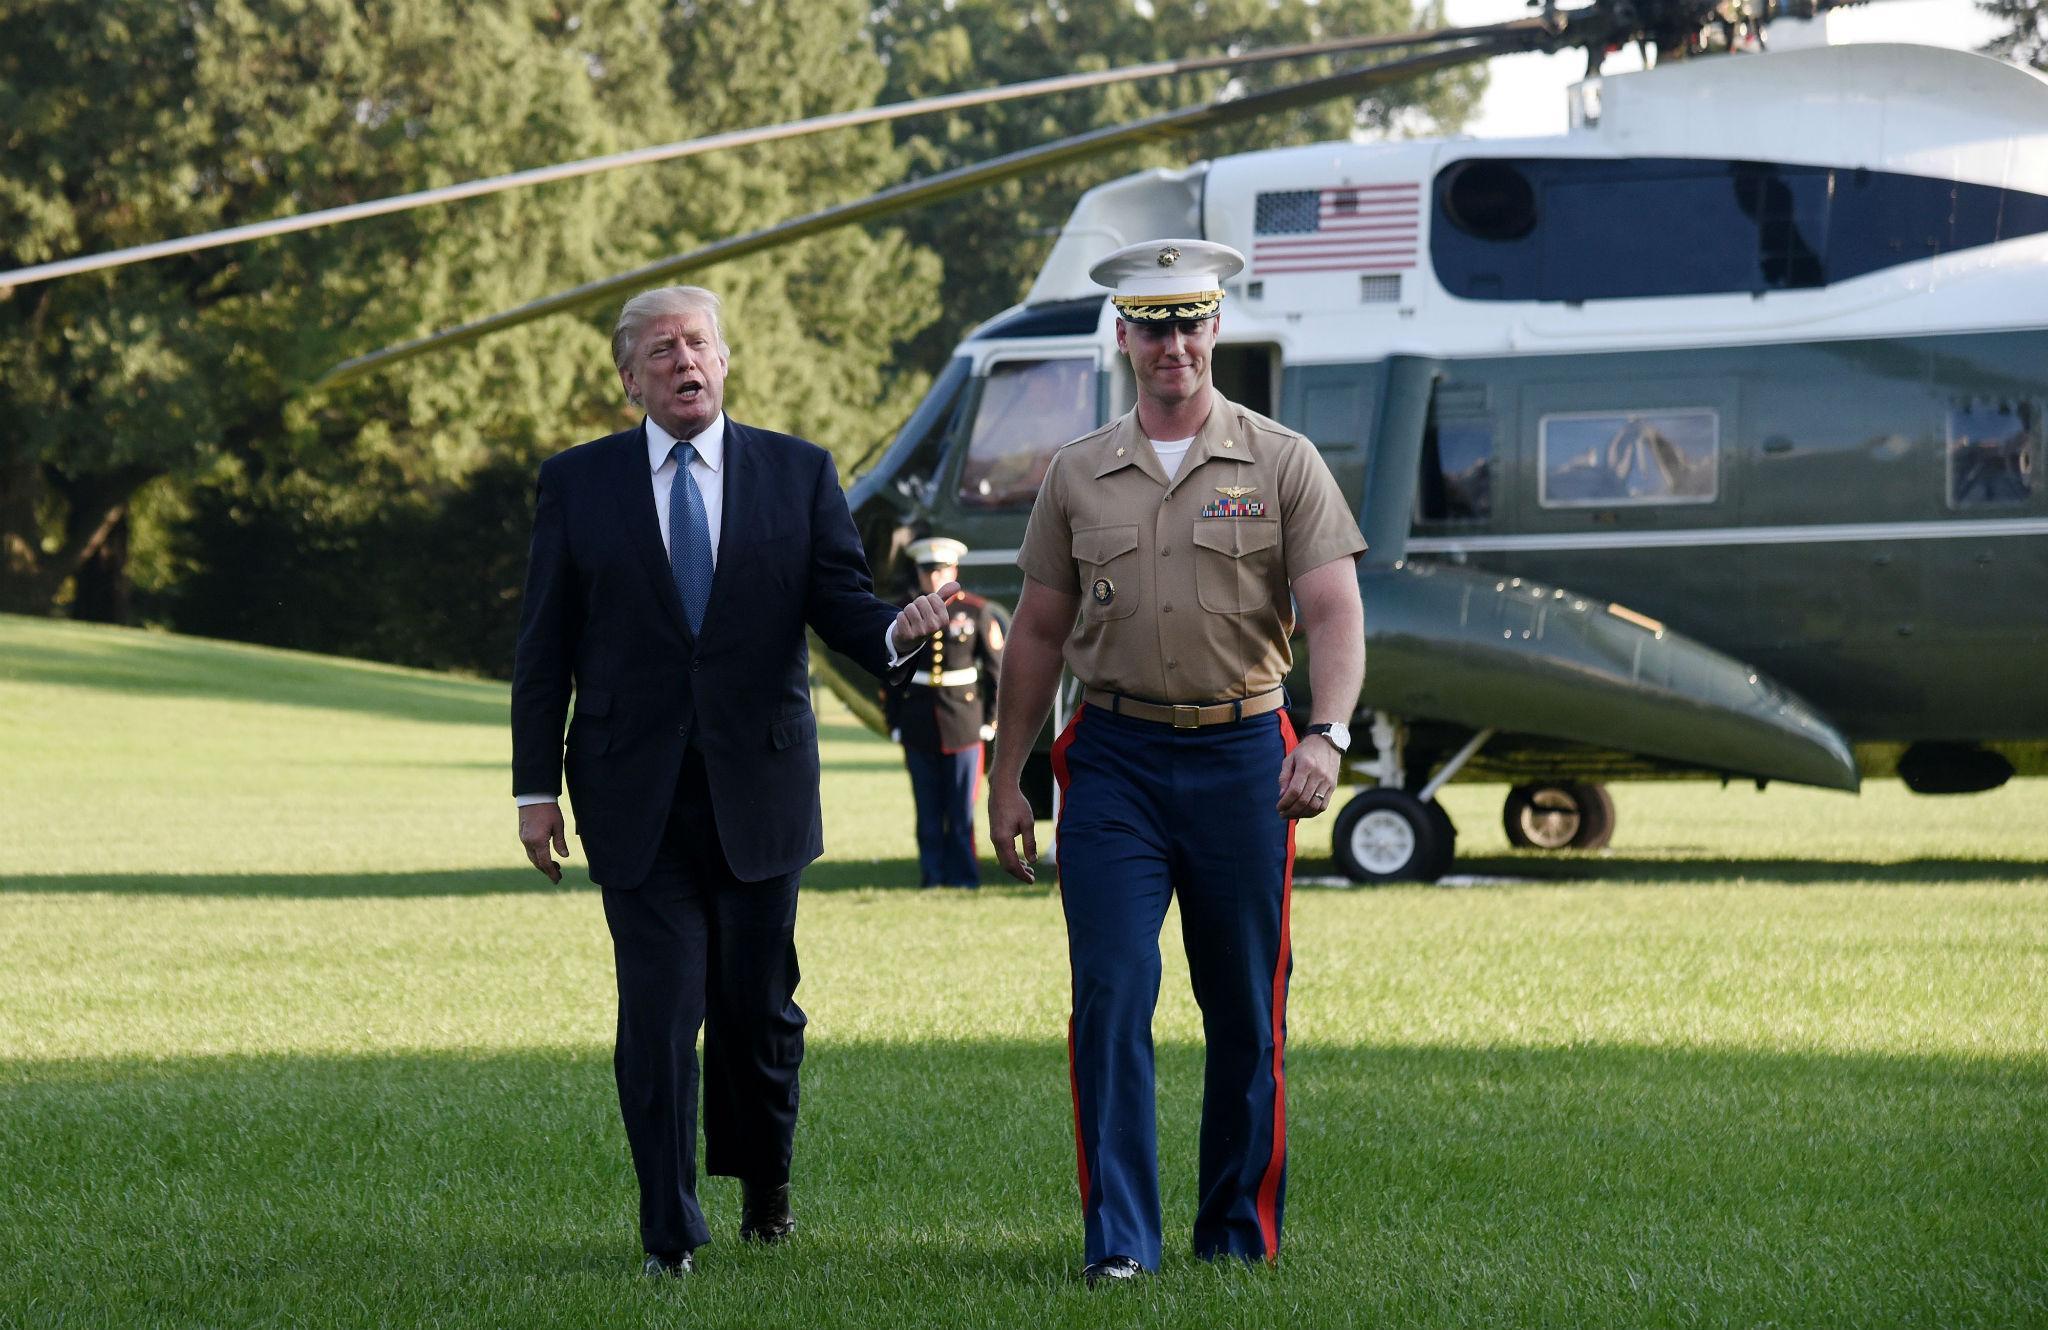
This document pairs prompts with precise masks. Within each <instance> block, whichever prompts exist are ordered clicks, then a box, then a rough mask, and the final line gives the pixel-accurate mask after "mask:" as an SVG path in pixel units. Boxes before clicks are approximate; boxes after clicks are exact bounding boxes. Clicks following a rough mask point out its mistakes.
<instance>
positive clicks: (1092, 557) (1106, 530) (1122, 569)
mask: <svg viewBox="0 0 2048 1330" xmlns="http://www.w3.org/2000/svg"><path fill="white" fill-rule="evenodd" d="M1074 562H1075V563H1076V564H1077V565H1079V566H1080V570H1081V617H1082V619H1083V620H1084V621H1086V622H1088V623H1107V622H1108V621H1109V620H1111V619H1123V618H1127V617H1129V616H1130V615H1132V614H1135V613H1137V610H1138V525H1137V523H1135V522H1133V523H1131V524H1129V525H1128V526H1090V527H1082V528H1081V529H1080V530H1078V531H1076V532H1074Z"/></svg>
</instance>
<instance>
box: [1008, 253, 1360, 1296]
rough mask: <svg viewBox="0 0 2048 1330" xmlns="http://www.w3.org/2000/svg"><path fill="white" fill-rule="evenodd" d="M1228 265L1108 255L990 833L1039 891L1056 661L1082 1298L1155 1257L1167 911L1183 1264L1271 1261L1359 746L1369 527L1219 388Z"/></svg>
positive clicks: (1059, 457)
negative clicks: (1175, 1000)
mask: <svg viewBox="0 0 2048 1330" xmlns="http://www.w3.org/2000/svg"><path fill="white" fill-rule="evenodd" d="M1243 262H1244V260H1243V258H1242V257H1241V256H1240V255H1239V254H1238V253H1237V252H1236V251H1235V250H1232V249H1230V248H1228V247H1227V246H1223V245H1216V244H1211V243H1208V242H1206V241H1200V240H1160V241H1153V242H1150V243H1147V244H1142V245H1132V246H1129V247H1128V248H1125V249H1122V250H1119V251H1117V252H1116V253H1115V254H1112V255H1111V256H1109V257H1108V258H1107V259H1105V260H1103V261H1102V262H1101V263H1098V264H1097V265H1096V266H1095V268H1094V269H1093V270H1092V273H1091V275H1092V276H1093V277H1094V278H1095V280H1096V281H1097V282H1100V283H1102V284H1103V285H1104V286H1107V287H1110V288H1111V289H1112V290H1113V291H1114V292H1115V295H1114V297H1113V299H1114V302H1115V305H1116V308H1117V315H1118V318H1117V346H1118V348H1119V349H1120V350H1121V351H1122V352H1123V353H1124V354H1125V355H1126V356H1127V357H1128V358H1129V360H1130V364H1131V372H1132V376H1133V378H1134V380H1135V381H1136V384H1137V389H1138V402H1137V405H1136V407H1135V408H1134V409H1133V410H1132V411H1130V412H1129V413H1127V414H1126V415H1124V416H1122V417H1121V418H1119V419H1117V420H1115V421H1113V422H1111V423H1110V424H1108V425H1106V426H1104V427H1103V428H1101V429H1099V430H1097V431H1095V432H1094V433H1092V434H1088V435H1084V436H1083V437H1081V438H1079V439H1076V440H1074V441H1073V442H1072V443H1069V444H1067V445H1065V446H1064V447H1062V448H1061V449H1060V450H1059V451H1058V452H1057V453H1055V454H1054V456H1053V461H1052V464H1051V467H1050V468H1049V470H1048V471H1047V473H1046V477H1045V483H1044V485H1043V487H1042V488H1041V489H1040V491H1039V495H1038V500H1037V503H1036V504H1035V505H1034V507H1033V508H1032V512H1031V525H1030V528H1029V530H1028V531H1027V533H1026V535H1025V539H1024V546H1023V549H1022V550H1021V551H1019V555H1018V560H1017V562H1018V565H1019V566H1020V567H1021V568H1022V569H1023V570H1024V573H1025V575H1026V580H1025V584H1024V591H1023V594H1022V595H1021V596H1020V597H1019V599H1018V603H1017V611H1016V617H1015V619H1014V621H1013V624H1012V630H1011V633H1010V641H1009V647H1008V650H1007V651H1006V653H1005V656H1004V665H1003V680H1002V683H1003V690H1002V703H1001V708H1000V712H999V716H1000V721H999V723H1000V725H1001V727H1002V728H1001V734H1002V736H1003V737H1002V739H1001V740H1000V741H999V742H998V744H997V748H996V761H995V765H994V768H993V770H992V773H991V781H990V786H989V825H990V837H991V839H992V840H993V841H994V842H995V847H996V854H997V857H998V858H1000V859H1001V860H1002V862H1003V867H1004V868H1005V869H1006V870H1007V871H1009V872H1010V873H1011V874H1013V875H1014V876H1017V877H1020V878H1022V879H1024V880H1026V881H1029V880H1031V878H1032V876H1033V870H1032V865H1031V860H1032V859H1033V858H1034V857H1035V854H1036V837H1035V832H1034V829H1033V823H1032V819H1031V810H1030V807H1029V805H1028V804H1027V803H1026V802H1025V799H1024V794H1023V791H1022V789H1021V787H1020V784H1019V777H1020V775H1021V773H1022V770H1023V765H1024V758H1025V756H1026V752H1025V750H1026V749H1027V748H1028V747H1029V744H1028V741H1027V737H1028V736H1031V735H1035V734H1037V733H1038V731H1039V727H1040V726H1041V725H1042V724H1043V723H1044V721H1045V716H1046V712H1047V710H1048V709H1049V708H1050V706H1051V702H1052V696H1053V690H1054V687H1055V685H1056V684H1057V682H1058V678H1059V670H1060V663H1061V659H1062V655H1064V659H1065V662H1066V664H1067V666H1068V667H1070V668H1071V669H1072V670H1073V672H1074V675H1075V676H1076V677H1077V678H1078V679H1079V680H1080V682H1081V683H1082V684H1083V686H1084V692H1083V700H1084V703H1085V705H1083V706H1082V708H1081V709H1080V710H1079V711H1078V712H1077V713H1076V715H1075V717H1074V719H1073V721H1072V723H1070V724H1069V725H1068V726H1067V728H1066V730H1065V732H1064V733H1062V734H1061V735H1060V736H1059V739H1058V741H1057V743H1056V744H1055V745H1054V748H1053V774H1054V776H1055V778H1056V779H1057V780H1058V782H1059V785H1060V788H1061V790H1062V792H1063V796H1064V797H1063V802H1062V805H1061V811H1060V822H1059V867H1060V893H1061V901H1062V905H1063V908H1064V910H1065V913H1066V919H1067V945H1068V959H1069V961H1070V963H1071V965H1072V968H1073V976H1074V1007H1073V1016H1072V1020H1071V1023H1070V1024H1069V1027H1068V1029H1069V1034H1068V1051H1069V1058H1070V1066H1071V1074H1072V1088H1073V1099H1074V1135H1075V1146H1076V1149H1077V1152H1078V1154H1079V1180H1080V1191H1081V1210H1082V1218H1083V1226H1084V1229H1085V1233H1086V1240H1085V1258H1084V1259H1085V1265H1084V1267H1083V1271H1082V1273H1083V1275H1084V1277H1085V1278H1086V1280H1087V1282H1088V1283H1089V1284H1090V1285H1096V1284H1100V1283H1103V1282H1105V1281H1112V1280H1123V1279H1128V1278H1131V1277H1133V1276H1135V1275H1137V1274H1139V1273H1141V1272H1143V1271H1146V1270H1153V1269H1156V1268H1157V1267H1158V1265H1159V1260H1160V1253H1161V1246H1162V1238H1161V1218H1160V1208H1159V1166H1158V1144H1157V1139H1156V1131H1155V1126H1154V1112H1153V1067H1152V1012H1153V1008H1154V1007H1155V1006H1156V1005H1157V1003H1158V998H1159V979H1160V961H1159V932H1160V928H1161V926H1162V925H1163V923H1164V921H1165V918H1166V909H1167V905H1168V903H1169V902H1170V901H1172V900H1174V899H1175V898H1178V900H1179V902H1180V914H1181V936H1182V942H1183V945H1184V946H1185V947H1186V949H1187V956H1188V969H1189V974H1190V978H1191V979H1192V980H1193V984H1194V991H1195V1000H1196V1002H1197V1003H1199V1004H1200V1006H1201V1009H1202V1029H1203V1033H1204V1035H1205V1037H1206V1040H1207V1045H1208V1051H1207V1064H1206V1070H1205V1075H1204V1082H1203V1093H1202V1132H1201V1149H1200V1162H1199V1200H1198V1202H1197V1208H1196V1212H1195V1219H1194V1233H1193V1238H1194V1250H1195V1254H1196V1255H1197V1256H1200V1257H1204V1258H1210V1259H1217V1258H1222V1257H1236V1258H1241V1259H1245V1260H1265V1261H1271V1260H1276V1259H1278V1257H1279V1253H1280V1227H1281V1217H1282V1212H1283V1209H1284V1206H1285V1203H1286V1193H1287V1108H1286V1062H1285V1050H1286V1040H1287V1015H1286V1012H1287V983H1288V976H1289V974H1290V972H1291V969H1292V961H1291V954H1290V944H1289V938H1288V896H1289V889H1290V886H1291V884H1292V879H1293V865H1294V820H1295V819H1297V818H1301V817H1314V816H1317V815H1319V814H1320V813H1321V812H1322V811H1323V810H1324V809H1325V808H1326V807H1327V806H1328V803H1329V798H1330V793H1331V791H1332V790H1333V789H1334V788H1335V785H1336V782H1337V776H1338V774H1339V767H1340V763H1341V760H1342V755H1343V750H1344V748H1345V747H1346V746H1347V745H1348V744H1349V742H1350V736H1349V732H1348V731H1347V730H1346V729H1345V725H1344V722H1345V721H1347V720H1348V719H1349V718H1350V716H1351V714H1352V708H1353V707H1354V706H1355V705H1356V703H1357V699H1358V691H1359V686H1360V683H1361V682H1362V680H1363V677H1364V669H1365V635H1364V622H1363V617H1362V615H1361V612H1360V606H1359V595H1358V579H1357V572H1356V568H1355V563H1356V559H1357V556H1358V555H1359V554H1360V553H1362V552H1363V551H1364V549H1365V540H1364V538H1363V537H1362V536H1361V535H1360V534H1359V530H1358V523H1357V520H1356V518H1355V517H1354V516H1353V514H1352V511H1351V507H1350V505H1349V504H1348V503H1347V502H1346V501H1345V499H1344V496H1343V493H1342V492H1341V491H1340V490H1339V488H1338V486H1337V483H1336V481H1335V480H1334V479H1333V478H1332V477H1331V475H1330V471H1329V468H1328V467H1327V466H1325V465H1324V464H1323V460H1322V457H1321V456H1320V454H1318V453H1317V452H1316V449H1315V446H1314V445H1313V444H1311V443H1310V442H1309V441H1308V440H1307V439H1305V438H1303V437H1302V436H1301V435H1299V434H1296V433H1295V432H1294V431H1292V430H1290V429H1287V428H1285V427H1283V426H1281V425H1278V424H1276V423H1274V422H1273V421H1271V420H1268V419H1266V418H1265V417H1263V416H1261V415H1258V414H1257V413H1255V412H1252V411H1249V410H1246V409H1245V408H1243V407H1241V406H1238V405H1236V404H1235V403H1232V402H1230V401H1228V400H1227V399H1225V398H1224V397H1223V396H1222V395H1221V394H1219V393H1217V392H1216V391H1215V388H1214V385H1213V383H1212V381H1211V375H1210V367H1209V358H1210V353H1211V352H1212V351H1213V349H1214V347H1215V345H1216V337H1217V330H1218V327H1219V313H1220V311H1221V307H1222V303H1223V289H1222V284H1223V282H1224V281H1225V280H1226V279H1228V278H1229V277H1230V276H1232V275H1234V274H1235V273H1236V272H1237V271H1238V270H1239V269H1240V268H1241V267H1242V266H1243ZM1297 604H1298V605H1299V607H1300V615H1301V620H1302V625H1303V628H1304V630H1305V632H1306V635H1307V637H1308V645H1309V659H1310V666H1309V668H1310V675H1311V679H1310V682H1311V685H1312V688H1313V692H1314V697H1313V706H1314V712H1313V715H1312V716H1311V719H1312V720H1313V721H1314V722H1315V723H1313V724H1311V725H1310V726H1309V727H1308V737H1306V738H1304V739H1303V740H1302V741H1301V742H1300V743H1299V744H1297V743H1296V741H1295V735H1294V731H1293V728H1292V725H1291V723H1290V721H1289V719H1288V716H1287V712H1286V711H1285V709H1284V705H1283V704H1284V701H1285V697H1284V694H1283V693H1282V690H1281V682H1282V680H1283V679H1284V678H1285V677H1286V675H1287V670H1288V667H1289V665H1290V664H1291V663H1292V659H1293V657H1292V652H1291V649H1290V647H1289V645H1288V638H1289V635H1290V633H1291V632H1292V630H1293V628H1294V618H1295V606H1296V605H1297ZM1013 739H1015V740H1017V742H1014V743H1013V742H1012V740H1013ZM1276 795H1277V801H1276ZM1020 838H1021V839H1022V841H1023V851H1022V853H1021V854H1020V853H1019V851H1018V847H1017V841H1018V840H1019V839H1020Z"/></svg>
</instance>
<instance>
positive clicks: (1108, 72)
mask: <svg viewBox="0 0 2048 1330" xmlns="http://www.w3.org/2000/svg"><path fill="white" fill-rule="evenodd" d="M1541 23H1542V20H1540V19H1518V20H1515V21H1514V22H1509V23H1490V24H1486V25H1484V26H1480V27H1470V28H1434V29H1426V30H1421V31H1416V32H1400V33H1386V34H1381V35H1377V36H1368V37H1335V38H1331V39H1329V40H1326V41H1320V42H1297V43H1295V44H1293V45H1291V46H1269V47H1263V48H1261V49H1258V50H1254V51H1242V52H1239V53H1237V54H1235V55H1209V56H1192V57H1189V58H1187V59H1183V60H1157V61H1154V62H1152V63H1151V64H1145V65H1127V66H1124V67H1123V68H1120V69H1105V70H1097V71H1094V72H1092V73H1086V74H1062V75H1058V76H1055V77H1052V78H1042V79H1033V80H1031V81H1029V82H1025V83H1010V84H1005V85H1003V86H1000V87H995V88H982V89H977V90H975V91H973V92H954V93H946V94H943V95H941V96H937V97H922V98H919V99H917V100H915V101H907V102H892V103H890V104H889V105H887V106H874V107H868V108H866V109H864V110H859V111H840V112H837V113H835V114H832V115H821V116H812V117H811V118H809V119H807V120H792V121H788V122H786V123H784V124H780V125H767V126H763V127H760V128H756V129H739V130H732V131H730V132H728V133H723V134H710V135H706V136H705V137H703V138H695V139H685V140H682V141H680V142H676V143H663V144H658V145H656V146H654V147H649V148H635V149H632V150H631V151H628V152H615V153H610V154H608V155H606V156H602V157H585V158H582V159H580V160H578V161H573V162H562V163H559V164H557V165H554V166H537V167H533V168H531V169H529V170H525V171H514V172H512V173H511V174H509V175H499V176H490V177H487V178H485V179H482V180H469V181H465V182H463V183H461V184H455V185H442V186H440V187H438V188H435V189H423V190H419V191H416V192H414V193H410V194H395V195H392V196H391V197H389V198H382V199H370V200H367V201H365V202H362V203H348V204H343V205H341V206H339V207H334V208H322V209H320V210H318V211H317V212H306V213H297V214H294V215H292V216H289V217H277V218H273V219H271V220H269V221H265V222H250V223H248V224H246V225H243V226H231V227H227V228H225V229H223V230H219V231H207V232H205V233H203V234H200V235H196V236H185V237H183V238H182V239H178V240H158V241H153V242H151V243H150V244H146V245H134V246H130V247H129V248H127V249H115V250H108V251H107V252H105V253H103V254H88V255H82V256H80V257H78V258H71V259H58V260H54V261H52V262H49V263H38V264H34V265H32V266H30V267H26V268H16V269H14V270H13V271H11V272H0V294H5V293H6V292H7V291H9V290H10V289H11V288H13V287H17V286H27V285H29V284H30V283H32V282H44V281H49V280H51V279H52V278H56V277H70V276H74V275H76V274H78V273H85V272H96V271H98V270H100V269H103V268H117V267H121V266H123V265H125V264H130V263H141V262H143V261H145V260H147V259H160V258H167V257H169V256H171V255H173V254H190V253H193V252H195V251H197V250H202V249H215V248H218V247H219V246H222V245H235V244H240V243H242V242H243V241H246V240H264V239H267V238H269V237H271V236H281V235H289V234H291V233H293V232H296V231H311V230H315V229H317V228H320V227H325V226H334V225H338V224H340V223H342V222H354V221H361V220H362V219H364V218H366V217H382V216H384V215H386V214H388V213H394V212H409V211H411V210H412V209H415V208H426V207H432V206H435V205H438V204H443V203H454V202H456V201H458V200H461V199H470V198H478V197H481V196H483V195H487V194H499V193H503V192H505V191H506V190H512V189H523V188H525V187H527V186H529V185H545V184H551V183H553V182H555V181H557V180H574V179H577V178H578V177H581V176H587V175H598V174H601V173H603V172H606V171H616V170H618V169H620V168H622V167H628V166H645V165H648V164H649V163H653V162H667V161H674V160H676V159H678V158H682V157H695V156H698V155H699V154H702V153H707V152H719V151H723V150H724V149H727V148H744V147H751V146H753V145H755V144H758V143H772V142H776V141H778V140H781V139H792V138H801V137H803V136H804V135H807V134H818V133H823V132H825V131H827V130H833V129H851V128H854V127H856V126H860V125H872V124H879V123H883V122H886V121H890V120H902V119H906V118H908V117H910V116H918V115H931V114H934V113H936V112H940V111H957V110H960V109H963V108H966V107H974V106H988V105H993V104H995V103H998V102H1008V101H1017V100H1020V99H1022V98H1027V97H1043V96H1047V95H1049V94H1052V93H1056V92H1074V91H1078V90H1080V89H1083V88H1095V87H1102V86H1104V85H1107V84H1113V83H1128V82H1132V81H1134V80H1137V79H1143V78H1163V77H1167V76H1171V75H1174V74H1192V73H1200V72H1202V71H1204V70H1212V69H1231V68H1235V67H1237V66H1240V65H1254V64H1263V63H1270V62H1272V61H1276V60H1300V59H1307V58H1310V57H1314V56H1324V55H1337V54H1345V53H1349V52H1356V51H1371V50H1379V49H1383V48H1387V47H1398V46H1428V45H1434V44H1436V43H1439V42H1449V41H1463V40H1467V39H1472V38H1488V37H1497V36H1506V35H1510V34H1512V33H1515V32H1517V31H1520V30H1522V29H1524V28H1528V27H1530V26H1532V25H1533V26H1537V27H1540V26H1541Z"/></svg>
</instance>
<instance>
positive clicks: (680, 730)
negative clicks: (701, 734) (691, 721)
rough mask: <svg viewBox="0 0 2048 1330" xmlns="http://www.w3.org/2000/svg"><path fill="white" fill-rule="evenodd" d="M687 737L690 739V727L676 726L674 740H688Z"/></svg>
mask: <svg viewBox="0 0 2048 1330" xmlns="http://www.w3.org/2000/svg"><path fill="white" fill-rule="evenodd" d="M689 737H690V727H689V726H687V725H678V726H676V738H678V739H687V738H689Z"/></svg>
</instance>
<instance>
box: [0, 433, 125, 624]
mask: <svg viewBox="0 0 2048 1330" xmlns="http://www.w3.org/2000/svg"><path fill="white" fill-rule="evenodd" d="M31 465H32V464H31ZM36 470H37V472H38V473H39V474H36V475H27V474H24V471H25V468H23V467H19V466H11V465H10V466H8V467H6V468H4V469H0V609H4V610H12V611H14V612H16V613H21V614H49V613H51V612H52V611H54V610H55V609H56V607H57V597H58V594H59V593H60V592H62V591H63V589H64V584H65V583H67V582H70V581H71V580H72V579H73V578H74V577H75V578H77V579H78V581H77V584H76V595H75V601H76V604H75V608H74V613H75V614H76V615H77V617H79V618H87V619H93V620H97V621H100V622H106V623H120V622H125V621H126V619H127V616H128V613H129V606H130V595H129V584H128V504H129V500H130V499H132V498H133V497H134V495H135V491H136V490H138V489H140V488H141V487H142V486H143V484H144V483H145V482H147V481H149V480H152V479H154V478H155V475H156V473H155V472H153V471H149V470H146V469H144V468H142V467H119V468H116V469H115V470H112V471H105V472H97V473H94V474H91V475H84V476H67V475H64V474H62V473H60V472H57V471H55V470H53V469H51V468H49V467H40V468H36ZM45 493H54V494H55V495H56V496H57V497H58V498H60V499H62V500H63V501H64V507H65V511H64V539H63V542H62V544H61V545H59V547H58V548H57V549H55V550H46V549H44V547H43V532H42V527H41V523H40V521H39V516H40V509H41V503H40V499H41V498H42V496H43V495H44V494H45Z"/></svg>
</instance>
